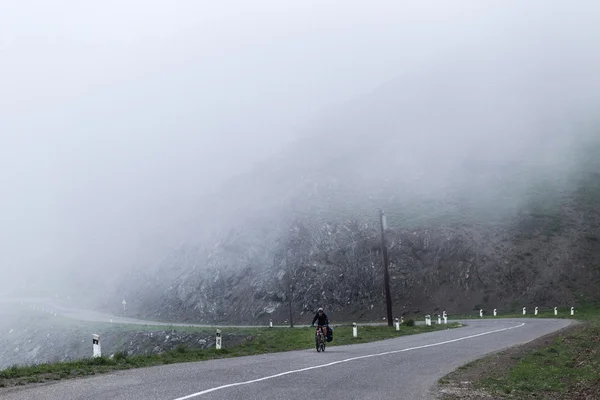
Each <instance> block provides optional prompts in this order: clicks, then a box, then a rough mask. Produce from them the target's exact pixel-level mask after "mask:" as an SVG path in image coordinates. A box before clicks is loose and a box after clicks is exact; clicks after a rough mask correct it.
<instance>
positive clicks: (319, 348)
mask: <svg viewBox="0 0 600 400" xmlns="http://www.w3.org/2000/svg"><path fill="white" fill-rule="evenodd" d="M315 346H316V347H317V352H320V351H321V344H320V343H319V335H317V336H315Z"/></svg>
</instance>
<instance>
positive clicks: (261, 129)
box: [0, 0, 600, 293]
mask: <svg viewBox="0 0 600 400" xmlns="http://www.w3.org/2000/svg"><path fill="white" fill-rule="evenodd" d="M216 3H218V4H216ZM599 22H600V6H599V5H598V4H597V3H596V2H594V1H579V2H577V3H570V4H568V3H567V2H558V1H556V2H553V1H527V2H524V1H502V2H492V1H487V2H482V1H454V2H433V1H411V2H408V1H372V2H368V3H367V2H358V1H345V2H334V1H303V2H295V3H291V2H281V1H273V0H268V1H267V0H261V1H253V2H246V1H221V2H208V1H191V0H190V1H175V2H171V1H137V0H135V1H133V0H132V1H128V2H122V1H116V0H115V1H103V2H87V1H86V2H82V1H60V0H58V1H53V2H47V1H27V0H24V1H19V2H17V1H14V2H8V1H5V2H3V3H2V4H0V184H1V185H2V186H1V190H2V192H1V196H0V226H1V229H0V270H1V272H2V281H1V283H0V293H1V292H2V291H4V290H8V289H11V290H15V288H21V285H22V284H23V283H24V282H25V281H28V282H29V283H32V282H36V285H35V287H36V289H35V290H38V289H39V286H40V285H47V286H49V287H51V288H52V289H53V290H54V289H55V288H60V287H61V285H62V286H64V285H68V284H69V283H70V282H72V281H71V279H72V277H73V276H77V277H80V278H81V277H83V278H85V279H89V280H91V279H92V278H91V276H92V273H93V272H94V271H98V272H97V273H98V274H99V275H101V276H104V277H106V276H118V275H119V274H120V273H121V272H123V271H125V270H127V269H129V268H132V267H133V266H139V265H143V263H155V262H157V261H158V260H159V259H160V257H162V256H164V255H165V254H167V252H168V251H169V249H172V248H174V247H176V246H178V245H180V244H181V243H185V242H186V241H188V240H194V237H190V236H189V235H190V230H189V226H190V224H191V223H190V221H193V223H194V224H196V226H195V228H194V229H193V231H194V235H198V234H199V233H198V232H199V231H201V230H202V229H203V227H204V225H203V222H202V221H203V220H202V217H201V216H202V215H207V214H210V213H211V212H210V210H208V211H207V210H206V207H207V204H208V203H205V200H203V199H205V198H207V196H209V197H210V196H212V197H211V199H212V201H214V199H215V196H216V197H217V198H218V197H219V196H223V197H224V198H223V201H227V202H232V201H234V200H236V199H231V198H226V197H227V195H226V194H225V193H224V192H220V190H221V188H222V187H223V185H225V186H226V185H227V182H228V179H229V178H232V177H236V176H238V177H239V176H243V178H241V179H242V180H243V181H244V182H245V183H246V184H248V182H251V181H252V179H253V175H252V174H253V173H254V172H252V171H256V169H257V168H258V169H260V165H263V164H261V163H262V162H264V161H265V160H267V162H271V161H268V160H271V159H274V158H273V157H275V158H276V157H281V155H282V154H290V153H294V152H295V151H296V150H298V151H300V148H302V151H305V153H303V154H307V155H312V156H313V157H318V156H317V155H316V154H321V153H319V151H323V149H332V148H333V149H336V148H337V149H340V150H339V152H338V153H339V154H333V155H332V159H334V158H335V157H343V156H344V151H343V149H344V143H343V142H344V140H345V138H346V135H348V137H350V136H361V135H373V136H374V137H379V138H380V139H381V137H382V136H383V137H386V138H390V137H391V136H394V135H397V134H398V130H396V128H398V129H400V127H401V128H402V135H403V136H402V138H403V140H409V139H410V141H409V142H406V141H404V142H403V143H404V144H405V145H408V144H410V149H411V150H410V151H408V152H405V153H406V154H405V157H403V158H402V159H399V160H397V162H398V163H403V164H402V166H403V168H402V169H398V171H401V170H403V171H405V170H410V169H411V168H412V169H415V168H418V167H420V166H422V164H425V160H432V159H435V160H436V162H437V163H438V164H436V165H437V166H438V169H444V168H445V165H446V164H445V163H444V162H445V161H448V163H453V162H460V161H461V160H463V159H464V158H466V157H467V155H469V154H478V155H479V157H480V158H482V159H487V158H493V159H494V160H496V161H505V162H512V161H514V160H517V159H521V160H522V159H523V158H524V157H525V158H526V157H527V154H528V153H527V152H528V151H530V150H531V149H532V148H540V146H539V143H540V141H542V140H543V139H545V138H549V137H550V136H549V135H551V136H552V140H548V142H547V144H546V145H544V146H541V148H542V150H543V151H542V152H540V153H539V154H538V155H537V156H536V157H538V156H539V158H535V159H536V160H541V159H543V160H546V161H545V162H546V163H547V165H555V166H556V165H558V167H557V170H561V169H564V168H562V166H563V165H562V164H560V163H558V161H556V160H560V159H561V157H560V155H561V154H563V153H561V151H562V150H564V149H568V148H569V146H568V143H569V139H570V138H572V137H573V135H574V134H575V133H577V132H580V131H581V132H583V133H585V134H589V132H590V126H592V127H593V126H594V125H593V124H594V123H595V120H594V119H595V118H596V115H594V113H596V114H597V111H598V109H599V107H598V106H599V105H600V101H599V100H600V98H599V96H600V78H599V76H598V75H599V74H598V72H597V71H600V53H599V52H598V51H597V49H599V48H600V24H599ZM390 91H391V92H390ZM397 91H405V94H406V95H405V97H404V98H402V99H401V100H399V99H398V96H397ZM386 96H391V97H393V98H394V100H393V101H392V100H390V102H389V103H388V102H386V98H387V97H386ZM515 99H517V100H518V101H516V102H515V101H514V100H515ZM386 104H387V105H388V106H389V107H390V108H389V109H386ZM391 115H395V116H396V117H397V118H396V117H394V118H395V119H394V120H393V121H392V122H390V119H389V118H390V116H391ZM507 116H510V117H511V118H514V119H513V120H512V121H507V120H506V117H507ZM349 121H352V122H349ZM390 124H391V125H393V126H394V127H395V128H394V129H389V126H390ZM483 127H487V129H483ZM378 135H379V136H378ZM398 137H400V136H398ZM328 140H330V141H332V143H333V144H331V143H330V144H329V145H328V144H327V143H328V142H327V141H328ZM393 143H397V142H393ZM296 146H298V147H296ZM311 146H314V152H312V151H311V150H310V147H311ZM328 146H329V147H328ZM306 148H308V150H307V149H306ZM425 155H426V157H425ZM424 157H425V158H424ZM350 159H352V158H350ZM451 160H452V162H451ZM306 162H307V164H310V162H311V160H310V159H307V160H306ZM274 163H275V164H268V165H278V164H277V163H276V162H274ZM345 163H346V164H344V163H342V164H337V166H338V167H339V166H340V165H344V168H345V166H347V167H348V168H350V169H352V170H356V169H357V168H358V167H359V166H358V165H357V164H352V161H345ZM347 163H349V164H351V165H347ZM557 163H558V164H557ZM398 165H399V164H398ZM453 165H454V164H453ZM566 166H567V165H566V164H565V165H564V167H565V168H566ZM297 167H298V170H300V169H301V168H304V167H305V166H299V165H298V166H297ZM286 168H295V167H294V166H290V165H287V166H286ZM360 168H361V170H362V176H363V177H369V176H371V175H374V174H375V173H377V172H378V171H377V167H376V166H373V165H372V164H368V163H365V164H363V165H360ZM449 171H454V170H453V169H448V170H446V173H447V174H450V172H449ZM325 172H327V171H325ZM295 173H298V174H300V173H299V172H298V171H295ZM398 173H400V172H398ZM245 174H246V175H245ZM300 175H301V174H300ZM447 176H448V175H438V176H436V177H431V181H434V180H435V179H438V180H440V181H444V180H446V178H447ZM455 178H460V177H455ZM422 179H425V180H427V177H425V178H422ZM367 180H368V179H367ZM287 184H288V185H289V184H292V183H290V182H287ZM250 186H252V185H250ZM259 187H260V190H261V193H259V194H256V193H255V194H254V197H252V196H249V199H250V200H249V199H239V200H246V201H252V200H251V199H254V198H260V197H261V196H265V195H266V193H265V192H268V189H269V188H268V187H267V188H265V186H264V184H263V186H259ZM272 189H273V190H277V189H278V188H277V186H275V187H273V188H272ZM421 189H422V190H424V191H428V194H430V195H432V196H436V195H437V194H439V193H441V192H436V191H435V190H439V191H442V190H445V189H443V188H440V185H425V186H424V187H422V188H421ZM257 190H258V189H257ZM357 190H358V188H357ZM211 204H212V203H211ZM377 206H378V205H377V204H375V205H374V208H375V207H377ZM239 208H240V209H242V210H244V208H243V207H239ZM15 284H17V285H18V286H15ZM61 289H62V288H61ZM18 290H21V289H18ZM18 290H16V291H18ZM23 290H25V289H23ZM30 290H31V287H30ZM99 290H102V288H99Z"/></svg>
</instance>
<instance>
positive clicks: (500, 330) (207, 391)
mask: <svg viewBox="0 0 600 400" xmlns="http://www.w3.org/2000/svg"><path fill="white" fill-rule="evenodd" d="M522 326H525V323H521V324H519V325H515V326H511V327H509V328H502V329H496V330H493V331H488V332H483V333H478V334H476V335H470V336H464V337H461V338H458V339H452V340H446V341H444V342H438V343H431V344H426V345H423V346H417V347H408V348H406V349H400V350H392V351H386V352H383V353H377V354H367V355H364V356H358V357H352V358H347V359H345V360H339V361H333V362H330V363H328V364H319V365H314V366H312V367H306V368H301V369H295V370H292V371H286V372H282V373H280V374H275V375H269V376H265V377H263V378H258V379H253V380H251V381H245V382H236V383H230V384H227V385H222V386H217V387H214V388H211V389H206V390H203V391H201V392H197V393H192V394H190V395H187V396H183V397H178V398H176V399H174V400H187V399H191V398H194V397H198V396H202V395H204V394H208V393H211V392H216V391H217V390H222V389H227V388H230V387H234V386H242V385H249V384H251V383H256V382H262V381H266V380H268V379H273V378H279V377H280V376H285V375H290V374H297V373H299V372H304V371H310V370H312V369H318V368H325V367H329V366H331V365H336V364H342V363H347V362H350V361H356V360H361V359H364V358H371V357H381V356H385V355H389V354H396V353H403V352H406V351H411V350H419V349H425V348H427V347H435V346H442V345H444V344H448V343H454V342H460V341H461V340H467V339H473V338H476V337H479V336H485V335H490V334H492V333H498V332H503V331H508V330H510V329H515V328H520V327H522Z"/></svg>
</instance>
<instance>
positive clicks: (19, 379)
mask: <svg viewBox="0 0 600 400" xmlns="http://www.w3.org/2000/svg"><path fill="white" fill-rule="evenodd" d="M459 326H460V324H448V325H433V326H412V327H407V326H402V327H401V329H400V331H399V332H398V331H396V330H395V328H393V327H387V326H359V328H358V337H357V338H354V337H353V336H352V327H351V326H338V327H335V328H334V340H333V342H330V343H328V347H330V346H340V345H346V344H356V343H366V342H372V341H376V340H383V339H390V338H396V337H399V336H406V335H414V334H418V333H425V332H433V331H438V330H444V329H451V328H457V327H459ZM137 328H138V327H137V326H136V329H137ZM162 328H163V329H164V327H162ZM196 330H199V329H198V328H196ZM211 331H214V330H213V329H212V328H211ZM228 332H231V333H235V334H238V335H245V340H244V341H243V342H242V343H240V344H238V345H235V346H232V347H227V342H226V340H224V343H223V348H222V349H221V350H216V349H215V348H210V349H194V348H186V347H183V346H178V347H177V348H175V349H173V350H171V351H168V352H165V353H163V354H153V355H142V356H127V354H125V353H117V354H115V356H114V357H113V358H107V357H102V358H95V359H94V358H88V359H82V360H77V361H71V362H59V363H48V364H39V365H34V366H13V367H11V368H8V369H5V370H3V371H0V387H6V386H14V385H25V384H28V383H35V382H46V381H52V380H60V379H67V378H75V377H80V376H87V375H95V374H101V373H106V372H110V371H115V370H123V369H131V368H140V367H150V366H156V365H165V364H173V363H181V362H190V361H204V360H211V359H216V358H229V357H239V356H249V355H256V354H264V353H274V352H282V351H290V350H302V349H311V348H314V328H293V329H290V328H272V329H270V328H236V329H224V330H223V333H228Z"/></svg>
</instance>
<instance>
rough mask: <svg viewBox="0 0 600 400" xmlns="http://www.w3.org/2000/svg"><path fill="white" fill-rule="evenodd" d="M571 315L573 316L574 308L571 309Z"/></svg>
mask: <svg viewBox="0 0 600 400" xmlns="http://www.w3.org/2000/svg"><path fill="white" fill-rule="evenodd" d="M571 315H575V307H571Z"/></svg>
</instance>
